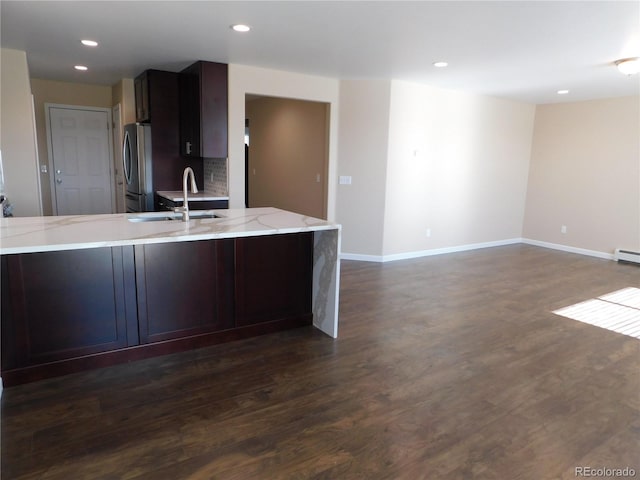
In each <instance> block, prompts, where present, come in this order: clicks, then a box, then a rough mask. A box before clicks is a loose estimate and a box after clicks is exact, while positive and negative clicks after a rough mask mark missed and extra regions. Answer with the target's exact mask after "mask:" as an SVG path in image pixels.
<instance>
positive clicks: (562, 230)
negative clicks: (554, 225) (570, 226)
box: [560, 225, 567, 233]
mask: <svg viewBox="0 0 640 480" xmlns="http://www.w3.org/2000/svg"><path fill="white" fill-rule="evenodd" d="M560 233H567V226H566V225H562V226H561V227H560Z"/></svg>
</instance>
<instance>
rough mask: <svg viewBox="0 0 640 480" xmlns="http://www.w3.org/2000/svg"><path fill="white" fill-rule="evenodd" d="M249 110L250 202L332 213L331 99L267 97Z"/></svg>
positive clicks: (318, 213) (317, 213)
mask: <svg viewBox="0 0 640 480" xmlns="http://www.w3.org/2000/svg"><path fill="white" fill-rule="evenodd" d="M246 113H247V118H248V119H249V127H250V129H249V130H250V136H251V137H250V138H251V140H250V147H249V151H250V154H249V206H250V207H265V206H272V207H277V208H282V209H284V210H290V211H292V212H296V213H300V214H303V215H309V216H311V217H316V218H326V188H325V186H326V184H327V178H326V177H327V174H326V170H327V139H328V132H327V126H328V122H327V120H328V118H327V117H328V105H327V104H326V103H320V102H309V101H306V100H291V99H285V98H274V97H261V98H257V99H254V100H251V101H247V104H246Z"/></svg>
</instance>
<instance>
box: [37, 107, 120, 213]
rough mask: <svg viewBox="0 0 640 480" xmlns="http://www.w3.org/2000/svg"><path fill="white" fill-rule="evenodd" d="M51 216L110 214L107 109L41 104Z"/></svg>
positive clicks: (109, 146)
mask: <svg viewBox="0 0 640 480" xmlns="http://www.w3.org/2000/svg"><path fill="white" fill-rule="evenodd" d="M45 110H46V118H47V122H46V126H47V140H48V142H47V143H48V147H49V162H50V168H51V171H52V172H53V175H51V182H52V184H51V197H52V198H51V200H52V206H53V213H54V215H92V214H100V213H113V211H114V209H115V196H114V192H113V190H114V188H113V184H114V181H113V177H112V168H111V165H112V158H113V151H112V144H111V139H112V128H111V111H110V109H106V108H98V107H78V106H72V105H54V104H45Z"/></svg>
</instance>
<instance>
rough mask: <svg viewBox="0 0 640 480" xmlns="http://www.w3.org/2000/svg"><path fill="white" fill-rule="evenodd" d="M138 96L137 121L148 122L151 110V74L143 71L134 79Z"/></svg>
mask: <svg viewBox="0 0 640 480" xmlns="http://www.w3.org/2000/svg"><path fill="white" fill-rule="evenodd" d="M133 85H134V89H135V96H136V122H148V121H149V117H150V112H149V76H148V74H147V72H143V73H141V74H140V75H138V76H137V77H136V79H135V80H134V83H133Z"/></svg>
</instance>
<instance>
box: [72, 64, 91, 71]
mask: <svg viewBox="0 0 640 480" xmlns="http://www.w3.org/2000/svg"><path fill="white" fill-rule="evenodd" d="M73 68H75V69H76V70H81V71H83V72H84V71H85V70H89V69H88V68H87V67H85V66H84V65H76V66H74V67H73Z"/></svg>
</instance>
